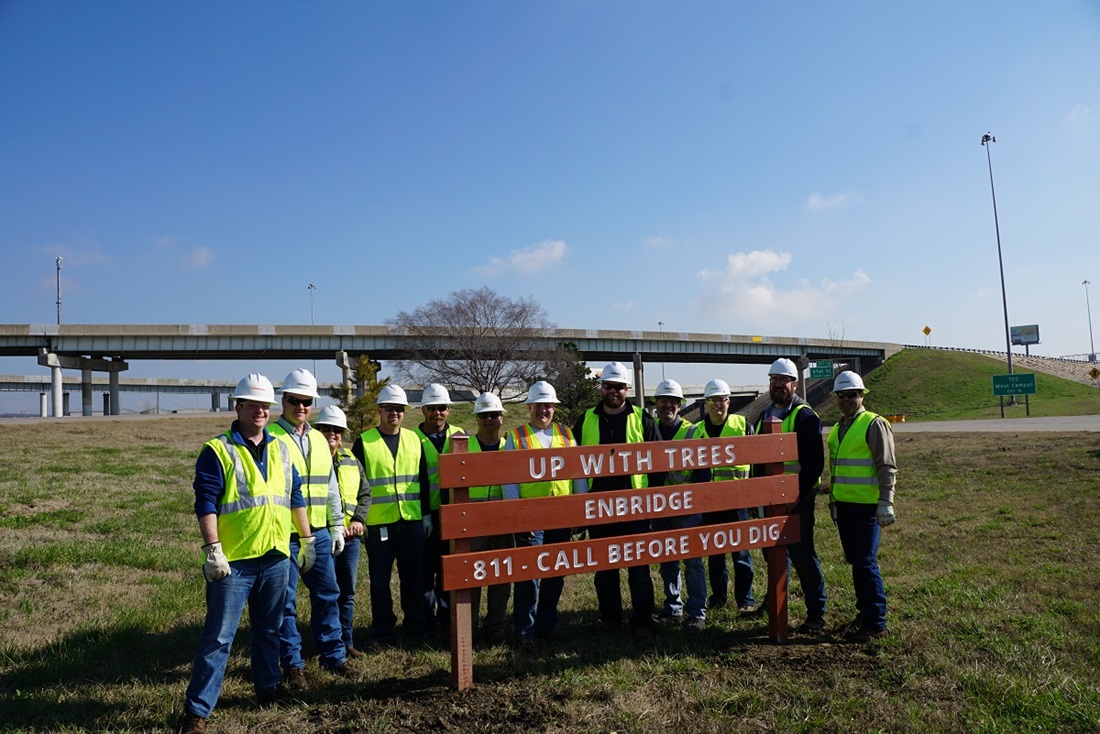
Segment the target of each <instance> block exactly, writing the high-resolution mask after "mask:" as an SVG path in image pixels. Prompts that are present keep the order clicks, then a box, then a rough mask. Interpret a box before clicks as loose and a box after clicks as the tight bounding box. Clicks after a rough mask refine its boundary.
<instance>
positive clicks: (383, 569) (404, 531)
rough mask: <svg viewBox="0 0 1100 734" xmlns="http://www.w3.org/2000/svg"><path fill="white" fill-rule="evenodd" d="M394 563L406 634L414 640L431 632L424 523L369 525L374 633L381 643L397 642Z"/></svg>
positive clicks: (368, 547)
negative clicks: (392, 589) (392, 588)
mask: <svg viewBox="0 0 1100 734" xmlns="http://www.w3.org/2000/svg"><path fill="white" fill-rule="evenodd" d="M383 534H384V535H385V538H383ZM394 561H396V562H397V577H398V579H399V580H400V582H401V611H402V612H403V613H404V615H405V632H406V633H407V634H409V635H412V636H414V637H418V636H421V635H424V634H425V633H426V632H427V631H428V619H427V610H426V608H425V604H424V577H423V574H424V525H423V523H421V521H420V520H398V521H397V522H392V523H389V524H388V525H368V526H367V568H368V570H369V571H370V611H371V634H372V636H373V637H374V639H376V640H380V641H385V640H390V639H393V636H394V628H395V627H396V626H397V616H396V615H394V613H393V594H392V593H390V577H391V576H392V575H393V564H394Z"/></svg>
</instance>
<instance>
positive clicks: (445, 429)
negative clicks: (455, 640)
mask: <svg viewBox="0 0 1100 734" xmlns="http://www.w3.org/2000/svg"><path fill="white" fill-rule="evenodd" d="M420 412H421V413H422V414H423V416H424V421H423V422H422V423H421V424H420V425H419V426H417V427H416V435H417V437H419V438H420V443H421V445H423V447H424V458H425V459H426V460H427V462H428V481H429V482H430V483H431V490H430V493H429V495H430V504H431V517H432V527H433V528H436V529H437V530H438V528H439V505H440V502H441V501H442V494H441V492H440V487H439V455H440V454H446V453H450V450H451V436H453V435H455V434H462V435H466V432H465V431H463V430H462V429H461V428H459V427H458V426H452V425H451V424H450V423H448V422H447V420H448V419H449V418H450V416H451V395H450V393H449V392H447V388H445V387H443V386H442V385H440V384H439V383H436V382H433V383H432V384H430V385H428V386H427V387H425V388H424V392H423V394H422V395H421V397H420ZM442 558H443V543H442V542H440V539H439V533H438V532H433V533H432V534H431V535H429V536H428V537H427V539H426V540H425V541H424V604H425V607H426V612H425V613H426V614H427V616H428V625H429V626H433V625H434V627H435V628H436V629H437V630H438V631H439V632H441V633H442V634H444V635H447V634H448V633H449V631H450V625H451V610H450V608H449V606H448V604H447V599H448V595H447V593H446V592H445V591H443V569H442Z"/></svg>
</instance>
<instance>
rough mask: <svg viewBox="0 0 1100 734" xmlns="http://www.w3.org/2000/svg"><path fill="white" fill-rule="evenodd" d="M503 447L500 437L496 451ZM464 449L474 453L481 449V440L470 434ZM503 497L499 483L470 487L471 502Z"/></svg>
mask: <svg viewBox="0 0 1100 734" xmlns="http://www.w3.org/2000/svg"><path fill="white" fill-rule="evenodd" d="M502 448H504V439H503V438H501V439H500V440H499V441H498V443H497V451H499V450H500V449H502ZM466 450H467V451H468V452H469V453H471V454H476V453H479V452H480V451H481V441H479V440H478V438H477V436H470V440H469V441H468V442H467V445H466ZM503 497H504V491H503V490H502V489H501V487H500V485H499V484H493V485H490V486H488V487H470V501H471V502H484V501H485V500H499V499H502V498H503Z"/></svg>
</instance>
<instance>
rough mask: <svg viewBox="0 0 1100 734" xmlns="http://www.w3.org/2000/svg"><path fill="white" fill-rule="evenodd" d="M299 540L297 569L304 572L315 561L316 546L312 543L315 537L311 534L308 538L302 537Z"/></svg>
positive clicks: (314, 541)
mask: <svg viewBox="0 0 1100 734" xmlns="http://www.w3.org/2000/svg"><path fill="white" fill-rule="evenodd" d="M301 541H302V545H301V547H300V548H298V570H299V571H301V572H302V573H306V572H307V571H309V569H311V568H313V564H314V563H316V562H317V548H316V546H315V545H314V543H316V542H317V538H315V537H314V536H312V535H311V536H309V537H308V538H302V539H301Z"/></svg>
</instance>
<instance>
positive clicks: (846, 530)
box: [836, 502, 886, 632]
mask: <svg viewBox="0 0 1100 734" xmlns="http://www.w3.org/2000/svg"><path fill="white" fill-rule="evenodd" d="M876 509H877V505H871V504H858V503H855V502H838V503H837V504H836V511H837V512H836V527H837V530H838V531H839V532H840V545H841V547H843V548H844V560H846V561H847V562H848V563H850V564H851V566H852V584H853V585H854V586H855V592H856V609H857V610H858V612H859V623H860V626H862V627H863V628H864V629H868V630H874V631H876V632H877V631H881V630H884V629H886V587H885V586H883V584H882V573H881V572H880V571H879V568H878V542H879V526H878V520H877V519H876V518H875V510H876Z"/></svg>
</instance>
